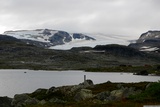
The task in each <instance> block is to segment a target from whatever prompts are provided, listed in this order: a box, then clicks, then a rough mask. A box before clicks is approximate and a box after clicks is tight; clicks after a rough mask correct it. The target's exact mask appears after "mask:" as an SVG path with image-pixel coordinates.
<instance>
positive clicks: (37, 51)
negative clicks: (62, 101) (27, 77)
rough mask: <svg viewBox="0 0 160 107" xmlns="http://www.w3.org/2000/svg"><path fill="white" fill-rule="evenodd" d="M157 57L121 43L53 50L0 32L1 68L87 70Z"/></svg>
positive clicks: (151, 60)
mask: <svg viewBox="0 0 160 107" xmlns="http://www.w3.org/2000/svg"><path fill="white" fill-rule="evenodd" d="M159 58H160V57H159V56H156V55H151V54H148V53H145V52H140V51H138V50H136V49H133V48H130V47H127V46H122V45H101V46H96V47H94V48H91V47H81V48H72V49H71V50H53V49H44V48H42V47H36V46H34V45H31V44H25V43H24V42H22V41H21V40H19V39H16V38H14V37H10V36H6V35H0V64H1V66H0V68H1V69H46V70H49V69H50V70H53V69H60V70H61V69H83V70H84V69H87V68H100V67H102V68H104V67H109V66H119V65H145V64H151V65H153V64H158V63H159V61H160V60H159Z"/></svg>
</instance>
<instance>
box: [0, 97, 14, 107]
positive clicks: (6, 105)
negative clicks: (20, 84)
mask: <svg viewBox="0 0 160 107" xmlns="http://www.w3.org/2000/svg"><path fill="white" fill-rule="evenodd" d="M11 102H12V98H9V97H0V107H12V106H11Z"/></svg>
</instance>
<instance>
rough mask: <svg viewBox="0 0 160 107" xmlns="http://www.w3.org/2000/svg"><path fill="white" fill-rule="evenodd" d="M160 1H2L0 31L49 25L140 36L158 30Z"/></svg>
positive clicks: (59, 28)
mask: <svg viewBox="0 0 160 107" xmlns="http://www.w3.org/2000/svg"><path fill="white" fill-rule="evenodd" d="M159 4H160V1H159V0H1V1H0V14H1V17H0V23H1V25H0V33H2V32H3V31H4V30H18V29H38V28H49V29H57V30H65V31H68V32H87V33H105V34H118V35H128V36H135V37H138V36H139V35H140V34H141V33H143V32H146V31H148V30H158V29H160V25H159V24H158V22H159V19H160V13H159V9H160V7H159Z"/></svg>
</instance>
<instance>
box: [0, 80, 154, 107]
mask: <svg viewBox="0 0 160 107" xmlns="http://www.w3.org/2000/svg"><path fill="white" fill-rule="evenodd" d="M151 84H152V83H149V82H144V83H131V84H130V85H129V84H127V83H111V82H110V81H108V82H106V83H103V84H98V85H94V83H93V82H92V80H85V81H84V82H83V83H80V84H79V85H71V86H61V87H54V86H53V87H51V88H49V89H41V88H40V89H37V90H36V91H34V92H33V93H26V94H16V95H15V96H14V98H9V97H0V107H24V106H27V107H30V106H31V105H41V106H43V105H45V104H48V103H50V104H62V105H65V104H68V103H69V102H73V103H74V104H76V103H79V102H83V101H86V100H87V101H89V100H90V101H91V102H92V103H93V104H107V103H108V102H115V101H122V100H127V99H129V98H130V96H134V95H138V94H140V93H142V92H143V91H144V90H146V89H147V88H148V87H150V85H151ZM127 85H128V86H127ZM142 87H143V88H142ZM105 88H106V89H105Z"/></svg>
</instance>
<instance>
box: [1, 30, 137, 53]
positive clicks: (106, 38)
mask: <svg viewBox="0 0 160 107" xmlns="http://www.w3.org/2000/svg"><path fill="white" fill-rule="evenodd" d="M43 31H44V29H37V30H19V31H7V32H5V33H4V34H6V35H10V36H13V37H15V38H18V39H30V40H35V41H40V42H50V41H49V38H50V37H51V36H52V35H54V34H55V33H57V32H58V31H56V30H50V33H51V35H43V34H42V32H43ZM84 34H85V35H87V36H90V37H92V38H95V39H96V40H85V38H84V39H74V38H73V34H72V33H70V36H71V37H72V41H71V42H68V43H65V44H63V45H57V46H51V47H50V49H60V50H68V49H71V48H72V47H82V46H89V47H94V46H96V45H106V44H120V45H128V44H129V43H130V41H131V40H134V39H136V38H134V37H131V36H123V35H113V34H111V35H106V34H101V33H97V34H95V33H94V34H91V33H84Z"/></svg>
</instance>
